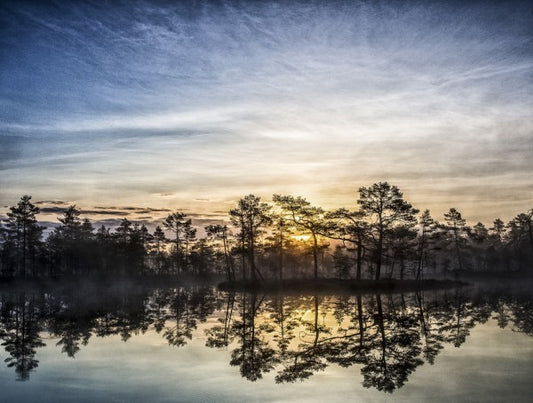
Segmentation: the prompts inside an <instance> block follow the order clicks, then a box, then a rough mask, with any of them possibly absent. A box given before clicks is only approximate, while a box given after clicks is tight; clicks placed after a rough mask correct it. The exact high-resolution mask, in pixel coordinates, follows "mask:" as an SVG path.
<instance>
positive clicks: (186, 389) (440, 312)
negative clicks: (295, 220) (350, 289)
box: [0, 284, 533, 402]
mask: <svg viewBox="0 0 533 403" xmlns="http://www.w3.org/2000/svg"><path fill="white" fill-rule="evenodd" d="M525 288H526V289H525V291H522V292H517V291H514V292H512V293H511V292H509V289H510V287H503V288H502V289H501V290H493V289H488V288H473V287H466V288H465V287H463V288H458V289H448V290H441V291H424V292H413V293H404V294H381V295H379V294H372V293H365V294H362V295H322V294H316V295H301V294H287V295H261V294H247V293H227V292H220V291H218V290H217V289H216V288H215V287H199V286H191V287H176V288H148V287H142V286H139V285H134V286H132V285H130V286H125V285H115V286H102V285H98V284H89V285H83V286H79V287H76V288H73V287H63V288H62V287H54V288H53V289H43V288H35V287H34V288H32V289H18V290H10V289H3V291H2V292H1V296H0V298H1V299H0V304H1V305H0V320H1V322H0V341H1V344H2V348H1V350H0V351H1V358H2V365H1V367H0V384H1V385H2V392H1V396H2V397H1V399H0V400H2V401H6V402H18V401H20V402H32V401H39V402H43V401H44V402H63V401H64V402H72V401H78V402H94V401H111V402H113V401H115V402H122V401H123V402H132V401H139V402H158V401H168V402H175V401H183V402H195V401H201V402H210V401H213V402H215V401H216V402H224V401H228V402H230V401H261V402H266V401H276V402H282V401H316V402H325V401H328V402H329V401H361V402H366V401H378V402H381V401H437V402H438V401H442V402H449V401H473V402H478V401H484V402H486V401H509V402H521V401H524V402H526V401H531V397H532V396H533V386H532V382H531V380H532V379H533V337H532V336H533V309H532V308H533V298H532V296H531V294H530V292H529V291H528V290H527V287H525Z"/></svg>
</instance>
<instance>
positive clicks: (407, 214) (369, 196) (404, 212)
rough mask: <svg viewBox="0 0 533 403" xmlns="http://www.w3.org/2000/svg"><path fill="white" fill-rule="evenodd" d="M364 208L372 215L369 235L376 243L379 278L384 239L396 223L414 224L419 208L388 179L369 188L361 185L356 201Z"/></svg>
mask: <svg viewBox="0 0 533 403" xmlns="http://www.w3.org/2000/svg"><path fill="white" fill-rule="evenodd" d="M357 203H358V204H359V206H360V207H361V211H362V212H363V213H364V214H365V216H366V217H368V218H369V219H370V232H369V233H370V235H371V237H372V241H373V244H374V253H375V255H374V258H375V263H376V280H379V279H380V276H381V265H382V261H383V252H384V249H385V242H386V240H387V239H388V238H389V237H390V235H391V231H392V229H393V228H394V227H395V226H398V225H405V226H413V225H414V224H415V223H416V218H415V214H417V213H418V210H417V209H415V208H413V207H412V206H411V204H409V203H408V202H406V201H405V200H404V199H403V194H402V193H401V192H400V190H399V189H398V188H397V187H396V186H391V185H389V184H388V183H387V182H379V183H375V184H373V185H372V186H370V187H368V188H366V187H361V188H359V200H358V201H357Z"/></svg>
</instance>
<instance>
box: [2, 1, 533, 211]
mask: <svg viewBox="0 0 533 403" xmlns="http://www.w3.org/2000/svg"><path fill="white" fill-rule="evenodd" d="M7 9H8V11H9V15H10V19H9V20H7V19H6V18H4V20H3V21H2V22H4V23H3V24H1V25H2V33H3V35H2V39H1V41H2V42H1V46H0V71H2V74H1V75H0V105H1V106H2V108H0V122H2V123H0V129H1V131H0V171H1V174H2V175H1V177H0V187H1V188H2V189H3V194H2V195H1V196H0V202H1V203H5V204H9V203H12V202H13V200H16V198H17V197H20V196H19V195H20V194H25V193H31V194H33V195H34V196H36V197H39V198H42V199H45V198H46V199H48V198H52V197H53V198H58V199H68V200H76V201H78V202H79V203H80V205H84V206H95V205H98V206H100V205H109V206H117V205H118V203H120V204H122V205H124V206H136V205H141V206H145V205H151V206H154V208H155V209H161V211H156V210H150V209H148V208H146V207H139V208H137V207H131V209H129V207H117V208H108V209H109V210H116V211H119V212H121V213H120V214H121V216H127V214H126V213H131V214H149V213H152V212H153V213H157V212H159V213H164V212H165V211H169V210H166V209H168V208H169V207H172V209H174V208H175V207H183V208H188V209H189V211H196V210H197V211H199V212H200V213H204V212H206V213H208V212H210V211H215V210H217V211H219V210H223V209H224V208H226V207H228V206H230V205H231V204H232V203H234V201H235V200H237V199H238V198H239V197H240V196H242V195H244V194H248V193H251V192H252V193H257V194H260V195H261V196H263V197H270V195H271V194H272V193H274V192H288V193H298V194H302V195H305V196H307V197H309V198H312V199H313V200H315V202H316V203H317V204H321V203H324V204H328V205H334V204H337V205H342V204H344V203H348V202H353V199H354V198H355V196H356V195H354V194H353V192H352V194H350V193H349V192H348V191H346V190H345V188H348V187H349V188H351V189H355V188H357V186H361V185H366V184H368V182H375V181H378V180H384V179H387V180H390V181H394V182H395V183H396V184H399V185H401V187H402V188H403V187H405V188H406V189H408V190H409V192H410V193H411V194H412V196H413V197H415V198H416V199H419V200H435V201H434V202H432V203H434V204H433V206H434V207H437V208H438V206H439V204H438V203H439V202H438V201H437V199H436V196H434V195H435V194H439V197H440V202H441V203H442V206H441V207H443V206H444V204H446V203H448V201H449V200H460V197H461V196H462V197H463V198H464V199H465V200H467V199H469V198H471V199H472V201H469V202H468V203H466V202H465V206H468V208H469V209H471V210H472V212H476V211H477V210H479V209H475V207H473V205H474V204H475V202H479V203H481V202H483V200H484V199H483V198H485V197H486V196H485V193H484V191H483V189H484V188H487V187H492V186H494V185H495V184H497V183H501V184H502V185H501V188H500V192H499V194H500V193H501V194H503V195H505V196H502V197H499V196H495V201H494V208H490V209H487V212H488V211H490V212H491V214H492V212H493V211H495V210H497V208H498V207H501V208H502V210H505V211H506V213H505V214H508V215H510V214H511V211H510V209H515V208H524V207H525V206H526V204H531V201H533V200H532V196H529V198H528V197H527V194H522V193H521V198H520V200H521V202H520V203H517V204H515V205H513V206H511V207H509V205H507V204H505V203H504V202H503V199H504V198H507V199H510V198H512V194H513V193H512V192H514V191H515V190H516V188H517V187H526V188H527V187H528V186H529V187H531V186H532V185H533V182H531V179H528V178H527V177H526V175H525V173H527V172H531V169H532V168H533V167H532V165H531V161H530V158H529V155H530V154H531V153H532V152H533V127H532V125H531V123H530V122H532V121H533V120H532V119H533V112H532V111H533V95H532V94H533V91H532V80H531V72H532V71H533V45H532V42H531V28H530V27H531V23H532V20H531V15H532V14H531V10H532V8H531V5H529V4H528V3H527V2H510V3H491V4H480V3H467V4H459V3H447V4H444V5H443V4H440V3H438V2H423V3H420V2H404V3H368V2H334V3H331V2H313V3H310V4H307V3H304V2H297V1H294V2H292V1H291V2H282V3H281V4H277V5H276V4H274V3H269V2H264V3H255V2H252V3H242V2H233V1H226V2H222V3H220V4H219V3H214V2H205V3H203V7H201V8H197V7H194V6H189V5H187V4H186V3H183V4H181V3H180V4H177V5H154V4H152V3H146V2H136V3H135V4H134V5H128V6H120V5H107V6H106V7H103V6H99V5H97V4H76V5H69V6H65V7H62V8H61V10H60V11H59V10H56V9H55V8H52V7H46V6H36V5H28V4H24V5H21V6H17V7H10V6H8V7H7ZM200 10H201V11H200ZM8 55H9V57H7V56H8ZM2 56H4V57H2ZM30 111H31V113H30ZM435 183H439V184H440V187H441V189H443V191H442V192H436V193H429V192H431V190H429V189H431V187H432V185H433V184H435ZM454 185H457V186H454ZM4 189H7V191H4ZM507 199H506V200H507ZM98 211H99V209H98V208H94V209H88V212H90V214H104V213H98ZM476 214H477V213H476ZM487 214H488V213H487ZM117 215H118V214H117ZM149 215H150V216H151V215H154V216H157V215H158V214H149Z"/></svg>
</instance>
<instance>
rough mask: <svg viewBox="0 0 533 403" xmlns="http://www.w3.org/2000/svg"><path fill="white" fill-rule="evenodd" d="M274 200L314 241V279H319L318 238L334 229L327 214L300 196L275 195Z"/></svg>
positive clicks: (297, 228) (297, 227)
mask: <svg viewBox="0 0 533 403" xmlns="http://www.w3.org/2000/svg"><path fill="white" fill-rule="evenodd" d="M273 200H274V202H275V203H277V204H278V205H279V206H280V207H281V210H282V211H283V212H284V213H286V214H287V219H288V220H290V221H291V222H292V223H293V224H294V226H295V227H296V230H297V231H303V232H308V233H310V234H311V238H312V240H313V263H314V278H315V280H316V279H317V278H318V249H319V245H318V237H319V236H320V235H322V236H327V235H328V234H329V233H330V232H331V229H332V226H331V223H330V222H329V221H328V220H327V219H326V213H325V212H324V210H322V208H320V207H314V206H311V203H309V202H308V201H307V200H305V199H304V198H303V197H301V196H298V197H294V196H281V195H278V194H275V195H274V196H273Z"/></svg>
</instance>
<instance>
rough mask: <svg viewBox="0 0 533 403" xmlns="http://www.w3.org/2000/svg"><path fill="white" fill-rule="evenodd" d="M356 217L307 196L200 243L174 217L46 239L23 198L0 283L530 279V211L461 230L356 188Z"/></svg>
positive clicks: (58, 231)
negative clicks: (493, 275) (497, 275)
mask: <svg viewBox="0 0 533 403" xmlns="http://www.w3.org/2000/svg"><path fill="white" fill-rule="evenodd" d="M354 207H355V208H353V209H347V208H340V209H336V210H330V211H327V210H324V209H323V208H321V207H318V206H313V205H311V203H310V202H309V201H307V200H306V199H305V198H303V197H299V196H298V197H295V196H292V195H279V194H275V195H274V196H273V198H272V202H271V203H267V202H264V201H262V200H261V198H260V197H257V196H255V195H253V194H250V195H247V196H245V197H243V198H241V199H240V200H239V201H238V202H237V205H236V206H235V207H234V208H233V209H231V210H230V211H229V212H228V220H227V221H225V222H221V223H220V224H216V225H208V226H206V227H205V228H204V229H203V230H204V231H203V232H205V235H204V236H201V237H199V236H198V229H199V228H197V227H196V226H195V225H194V224H193V221H192V219H191V218H190V217H188V216H187V214H186V213H184V212H181V211H176V212H173V213H171V214H169V215H168V216H167V217H166V219H165V220H164V221H162V222H161V224H160V225H158V226H157V227H156V228H155V231H153V232H150V231H149V230H148V229H147V227H146V226H145V225H144V224H139V223H135V222H131V221H130V220H128V219H127V218H123V219H122V221H121V222H120V224H119V225H118V226H117V227H116V228H109V227H105V226H104V225H102V226H100V227H99V228H94V226H93V224H92V223H91V221H90V220H89V219H87V218H82V217H80V215H81V211H80V209H79V208H77V207H76V206H75V205H73V206H70V207H68V208H67V209H65V211H64V213H63V215H62V216H61V217H59V218H58V220H59V225H58V226H57V227H56V228H54V229H53V230H52V231H51V232H50V233H49V235H48V236H47V237H46V239H43V238H44V237H43V231H44V230H45V227H43V226H42V225H40V224H39V222H38V220H37V215H38V214H39V212H40V211H39V208H38V207H37V206H35V205H34V204H33V203H32V201H31V196H23V197H22V198H21V199H20V201H19V202H18V204H17V205H16V206H13V207H11V208H10V210H9V212H8V213H7V219H5V220H3V221H2V225H1V226H0V275H1V276H2V277H43V276H52V277H54V276H72V275H74V276H80V275H112V276H113V275H120V276H139V275H182V274H186V273H187V274H194V275H198V276H208V275H213V274H218V275H224V276H225V277H226V278H227V279H228V280H237V279H243V280H251V281H254V282H257V281H264V280H267V279H277V280H282V279H283V278H289V277H290V278H296V277H306V278H315V279H317V278H319V277H337V278H352V279H355V280H361V279H376V280H379V279H383V278H399V279H405V278H412V279H413V278H414V279H422V278H424V277H425V278H427V277H438V276H442V275H445V274H446V273H450V272H451V273H459V272H494V271H500V272H501V271H507V272H513V271H522V272H527V271H528V270H530V269H531V267H532V263H533V225H532V216H533V209H531V210H529V211H528V212H525V213H520V214H518V215H517V216H516V217H515V218H513V219H512V220H511V221H509V222H508V223H504V222H503V221H502V220H501V219H499V218H496V219H495V220H494V221H493V223H492V225H491V226H490V227H488V228H487V226H485V225H484V224H483V223H481V222H478V223H476V224H475V225H473V226H469V225H468V224H467V222H466V220H465V219H464V218H463V217H462V215H461V213H460V212H459V211H458V210H457V209H455V208H451V209H450V210H449V211H448V212H446V213H445V214H444V222H438V221H437V220H436V219H434V218H433V217H432V216H431V213H430V211H429V210H424V211H423V212H420V211H419V210H418V209H416V208H414V207H413V206H412V205H411V204H410V203H409V202H407V201H406V200H405V199H404V197H403V194H402V192H401V191H400V190H399V189H398V188H397V187H396V186H393V185H390V184H389V183H387V182H379V183H375V184H373V185H371V186H369V187H361V188H359V198H358V200H357V206H354Z"/></svg>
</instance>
